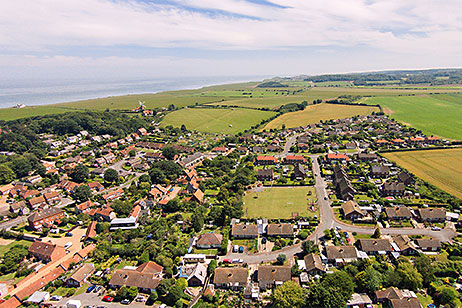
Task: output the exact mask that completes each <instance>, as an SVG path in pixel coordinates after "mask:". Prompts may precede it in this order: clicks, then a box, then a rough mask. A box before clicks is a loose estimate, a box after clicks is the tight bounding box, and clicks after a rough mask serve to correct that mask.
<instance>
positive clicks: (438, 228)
mask: <svg viewBox="0 0 462 308" xmlns="http://www.w3.org/2000/svg"><path fill="white" fill-rule="evenodd" d="M432 230H433V231H441V228H440V227H433V228H432Z"/></svg>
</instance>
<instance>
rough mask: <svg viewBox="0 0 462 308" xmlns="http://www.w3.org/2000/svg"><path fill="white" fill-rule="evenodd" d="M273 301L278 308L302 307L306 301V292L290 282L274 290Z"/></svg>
mask: <svg viewBox="0 0 462 308" xmlns="http://www.w3.org/2000/svg"><path fill="white" fill-rule="evenodd" d="M271 299H272V301H273V305H274V307H276V308H285V307H301V306H302V305H303V302H304V299H305V291H304V290H303V289H302V288H301V287H300V286H299V285H297V284H296V283H295V282H293V281H290V280H289V281H286V282H284V283H283V284H282V285H280V286H278V287H277V288H276V289H274V291H273V294H272V295H271Z"/></svg>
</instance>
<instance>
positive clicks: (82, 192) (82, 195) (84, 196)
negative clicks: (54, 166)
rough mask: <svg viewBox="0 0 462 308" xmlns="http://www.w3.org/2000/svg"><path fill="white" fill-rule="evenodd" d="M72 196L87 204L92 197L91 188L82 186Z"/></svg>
mask: <svg viewBox="0 0 462 308" xmlns="http://www.w3.org/2000/svg"><path fill="white" fill-rule="evenodd" d="M72 196H73V197H74V199H76V200H78V201H80V202H85V201H87V200H88V199H90V197H91V190H90V187H88V185H80V186H79V187H77V188H76V189H75V190H74V194H73V195H72Z"/></svg>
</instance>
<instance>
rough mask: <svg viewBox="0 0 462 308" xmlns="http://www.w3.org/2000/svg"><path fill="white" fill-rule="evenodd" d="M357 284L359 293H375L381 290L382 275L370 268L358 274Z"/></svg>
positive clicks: (356, 277)
mask: <svg viewBox="0 0 462 308" xmlns="http://www.w3.org/2000/svg"><path fill="white" fill-rule="evenodd" d="M355 282H356V286H357V289H358V291H360V292H361V291H364V290H366V291H367V292H368V293H373V292H375V291H377V290H378V289H380V285H381V282H382V281H381V274H380V273H379V272H378V271H376V270H374V269H373V268H372V267H371V266H369V267H367V268H366V269H365V270H364V271H362V272H359V273H358V274H356V276H355Z"/></svg>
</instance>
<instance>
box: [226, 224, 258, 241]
mask: <svg viewBox="0 0 462 308" xmlns="http://www.w3.org/2000/svg"><path fill="white" fill-rule="evenodd" d="M231 235H232V237H234V238H256V237H257V236H258V228H257V225H254V224H251V225H246V224H234V225H233V226H232V228H231Z"/></svg>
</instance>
